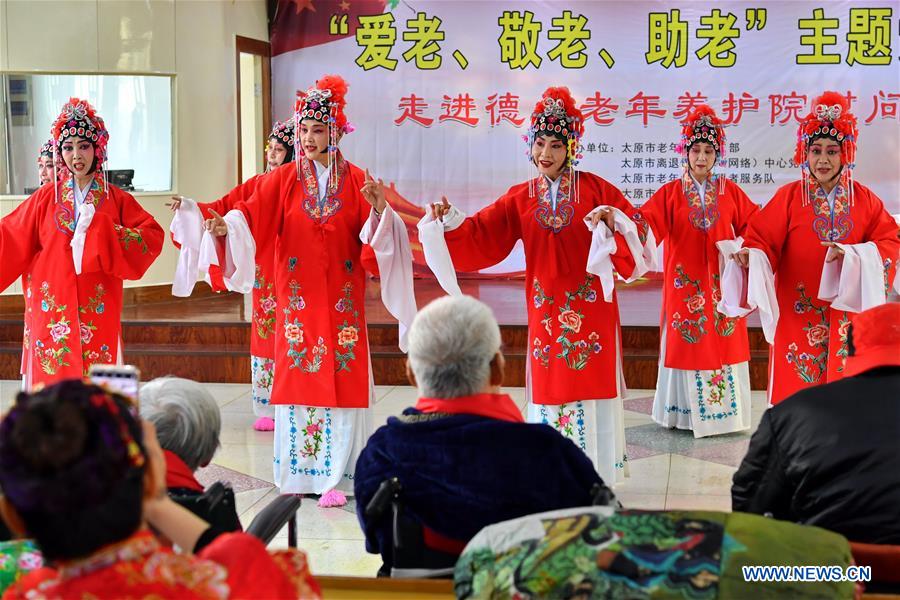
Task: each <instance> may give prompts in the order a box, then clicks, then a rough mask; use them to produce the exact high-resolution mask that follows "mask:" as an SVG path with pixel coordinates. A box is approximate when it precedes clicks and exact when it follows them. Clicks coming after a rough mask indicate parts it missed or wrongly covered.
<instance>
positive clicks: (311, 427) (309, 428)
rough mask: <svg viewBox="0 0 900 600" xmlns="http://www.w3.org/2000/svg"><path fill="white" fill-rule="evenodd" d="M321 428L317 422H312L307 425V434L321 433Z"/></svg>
mask: <svg viewBox="0 0 900 600" xmlns="http://www.w3.org/2000/svg"><path fill="white" fill-rule="evenodd" d="M319 429H320V427H319V426H318V425H317V424H315V423H312V424H310V425H307V426H306V434H307V435H316V434H317V433H319Z"/></svg>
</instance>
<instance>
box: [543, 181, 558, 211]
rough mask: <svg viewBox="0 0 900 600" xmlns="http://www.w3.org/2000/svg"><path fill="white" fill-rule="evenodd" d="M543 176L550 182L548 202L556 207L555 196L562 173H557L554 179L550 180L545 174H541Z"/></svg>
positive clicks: (556, 195)
mask: <svg viewBox="0 0 900 600" xmlns="http://www.w3.org/2000/svg"><path fill="white" fill-rule="evenodd" d="M543 178H544V179H546V180H547V183H549V184H550V202H551V203H553V208H554V209H555V208H556V198H557V197H558V196H559V185H560V184H561V183H562V173H560V174H559V177H557V178H556V179H555V180H551V179H550V178H549V177H547V176H546V175H543Z"/></svg>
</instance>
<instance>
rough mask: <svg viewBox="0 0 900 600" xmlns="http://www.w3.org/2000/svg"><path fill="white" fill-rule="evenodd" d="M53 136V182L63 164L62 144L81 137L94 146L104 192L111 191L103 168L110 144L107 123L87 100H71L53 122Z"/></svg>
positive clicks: (51, 130)
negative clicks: (101, 174)
mask: <svg viewBox="0 0 900 600" xmlns="http://www.w3.org/2000/svg"><path fill="white" fill-rule="evenodd" d="M50 133H51V135H52V136H53V142H54V144H53V152H54V153H55V156H54V159H53V169H54V173H53V180H54V181H57V180H58V173H57V169H58V165H59V164H62V162H61V161H62V158H61V154H62V153H61V152H60V149H61V147H62V143H63V142H64V141H66V140H67V139H69V138H71V137H80V138H84V139H86V140H88V141H89V142H91V143H92V144H93V145H94V157H95V158H96V160H97V167H98V168H99V169H100V170H101V171H102V172H103V183H104V186H103V187H104V190H106V189H109V185H108V182H107V181H106V168H105V167H104V166H103V165H104V163H105V162H106V159H107V156H106V147H107V144H108V143H109V131H107V129H106V123H104V121H103V118H102V117H100V115H98V114H97V111H96V110H94V107H93V106H91V103H90V102H88V101H87V100H82V99H81V98H75V97H72V98H69V101H68V102H66V103H65V104H64V105H63V107H62V110H61V111H60V113H59V116H58V117H56V120H55V121H53V126H52V127H51V128H50Z"/></svg>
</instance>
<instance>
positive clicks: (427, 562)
mask: <svg viewBox="0 0 900 600" xmlns="http://www.w3.org/2000/svg"><path fill="white" fill-rule="evenodd" d="M590 494H591V505H592V506H611V507H614V508H616V509H621V508H622V503H621V502H619V500H618V499H617V498H616V495H615V493H613V491H612V489H610V487H609V486H607V485H606V484H604V483H602V482H601V483H595V484H594V485H593V486H592V487H591V492H590ZM388 510H390V513H388ZM365 515H366V520H367V521H368V522H369V523H371V524H373V525H375V526H377V524H379V523H381V522H383V519H385V518H390V519H391V555H392V557H393V565H392V566H391V568H390V569H388V568H386V566H384V565H382V567H381V569H379V570H378V577H391V578H394V579H408V578H452V577H453V569H454V567H455V566H456V561H457V559H458V558H459V556H460V554H462V551H463V549H464V548H465V545H466V543H467V542H468V540H465V541H463V540H455V539H450V538H446V537H444V536H441V535H440V534H437V533H436V532H434V531H432V530H430V529H429V528H428V527H426V526H424V525H423V524H422V523H420V522H419V521H417V520H416V519H414V518H413V517H412V516H410V515H409V514H407V513H406V511H405V510H404V506H403V485H402V484H401V482H400V479H399V478H397V477H391V478H390V479H386V480H384V481H382V482H381V485H379V486H378V490H376V492H375V495H373V496H372V499H371V500H370V501H369V503H368V504H367V505H366V508H365Z"/></svg>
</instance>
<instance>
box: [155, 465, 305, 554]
mask: <svg viewBox="0 0 900 600" xmlns="http://www.w3.org/2000/svg"><path fill="white" fill-rule="evenodd" d="M169 497H171V498H172V500H173V501H175V502H176V503H178V504H180V505H181V506H183V507H184V508H186V509H188V510H189V511H191V512H192V513H194V514H195V515H197V516H198V517H200V518H201V519H203V520H204V521H206V522H207V523H209V524H210V525H213V526H215V527H217V528H218V529H220V530H222V531H240V529H241V523H240V520H239V519H238V517H237V510H236V508H235V500H234V491H233V490H232V489H231V487H230V486H228V485H226V484H224V483H222V482H221V481H217V482H215V483H214V484H212V485H210V486H209V487H208V488H206V490H204V491H203V493H177V492H172V491H170V492H169ZM299 509H300V496H299V495H295V494H282V495H280V496H278V497H277V498H275V499H274V500H272V502H270V503H269V504H268V505H267V506H266V507H265V508H264V509H262V511H260V513H259V514H258V515H256V517H255V518H254V519H253V521H252V522H251V523H250V525H249V526H248V527H247V529H246V533H249V534H250V535H252V536H254V537H256V538H257V539H259V540H260V541H262V543H263V545H268V544H269V542H271V541H272V540H273V539H274V538H275V536H276V535H278V532H279V531H281V530H282V529H283V528H284V526H285V525H287V528H288V546H289V547H290V548H296V547H297V510H299Z"/></svg>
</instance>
